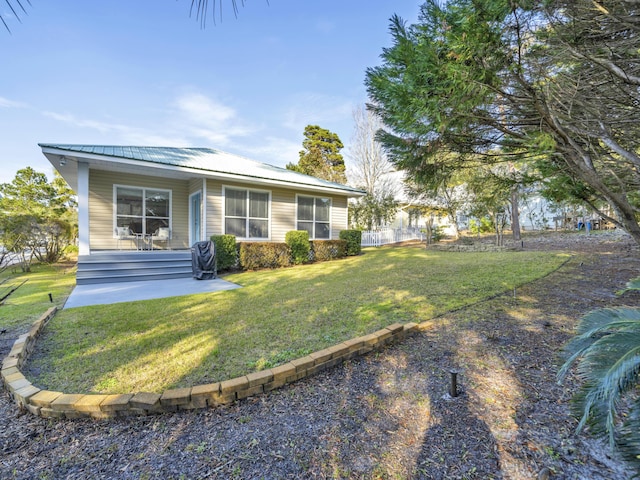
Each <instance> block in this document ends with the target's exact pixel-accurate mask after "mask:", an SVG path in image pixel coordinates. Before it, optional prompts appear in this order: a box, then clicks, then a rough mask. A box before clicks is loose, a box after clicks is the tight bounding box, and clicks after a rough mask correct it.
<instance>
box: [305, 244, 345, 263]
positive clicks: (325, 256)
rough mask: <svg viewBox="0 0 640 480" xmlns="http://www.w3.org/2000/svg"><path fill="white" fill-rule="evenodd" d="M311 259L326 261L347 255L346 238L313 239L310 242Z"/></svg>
mask: <svg viewBox="0 0 640 480" xmlns="http://www.w3.org/2000/svg"><path fill="white" fill-rule="evenodd" d="M311 250H312V251H313V259H314V260H315V261H316V262H326V261H328V260H335V259H336V258H344V257H346V256H347V241H346V240H314V241H313V242H311Z"/></svg>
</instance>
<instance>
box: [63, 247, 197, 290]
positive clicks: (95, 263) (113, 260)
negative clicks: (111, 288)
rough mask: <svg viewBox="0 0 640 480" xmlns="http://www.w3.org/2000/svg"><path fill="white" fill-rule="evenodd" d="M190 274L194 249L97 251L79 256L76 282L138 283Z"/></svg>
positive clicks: (188, 275)
mask: <svg viewBox="0 0 640 480" xmlns="http://www.w3.org/2000/svg"><path fill="white" fill-rule="evenodd" d="M190 276H191V252H190V251H169V252H168V251H158V252H96V253H92V254H91V255H81V256H79V257H78V271H77V273H76V284H78V285H87V284H96V283H112V282H137V281H143V280H165V279H170V278H185V277H190Z"/></svg>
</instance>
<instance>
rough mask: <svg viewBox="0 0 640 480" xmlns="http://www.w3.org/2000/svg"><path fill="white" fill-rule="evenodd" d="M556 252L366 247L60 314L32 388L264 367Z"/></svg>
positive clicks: (531, 266)
mask: <svg viewBox="0 0 640 480" xmlns="http://www.w3.org/2000/svg"><path fill="white" fill-rule="evenodd" d="M564 260H565V257H562V256H559V255H554V254H548V253H541V252H508V253H507V252H503V253H487V252H485V253H481V254H476V253H448V252H440V253H438V252H430V251H426V250H424V249H417V248H382V249H377V250H367V251H366V253H365V254H364V255H362V256H358V257H350V258H348V259H344V260H341V261H334V262H328V263H319V264H314V265H304V266H299V267H294V268H287V269H281V270H268V271H259V272H247V273H240V274H235V275H230V276H227V277H226V279H227V280H230V281H232V282H236V283H238V284H240V285H242V286H243V287H244V288H241V289H237V290H232V291H225V292H217V293H213V294H200V295H190V296H184V297H174V298H166V299H161V300H149V301H141V302H132V303H121V304H114V305H105V306H93V307H83V308H75V309H71V310H65V311H62V312H60V313H59V314H58V316H57V317H56V318H55V319H54V320H53V321H52V322H51V323H50V324H49V327H48V328H47V330H46V333H45V335H44V337H43V338H42V340H41V341H40V342H39V343H38V348H39V350H38V352H37V354H36V355H35V357H34V358H33V362H31V363H32V365H31V371H32V372H39V374H38V375H36V376H35V377H34V378H33V381H34V383H35V384H36V385H38V386H43V387H46V388H52V389H57V390H61V391H65V392H70V393H71V392H84V393H87V392H103V393H118V392H135V391H154V392H161V391H163V390H165V389H167V388H177V387H184V386H190V385H195V384H202V383H209V382H214V381H220V380H224V379H227V378H233V377H235V376H239V375H243V374H247V373H250V372H252V371H256V370H261V369H264V368H269V367H271V366H275V365H277V364H280V363H284V362H287V361H289V360H291V359H293V358H297V357H299V356H302V355H305V354H307V353H309V352H312V351H316V350H319V349H322V348H325V347H327V346H330V345H334V344H336V343H339V342H341V341H344V340H346V339H349V338H352V337H356V336H360V335H363V334H367V333H370V332H372V331H375V330H377V329H380V328H382V327H384V326H387V325H390V324H392V323H395V322H401V323H404V322H422V321H425V320H428V319H431V318H433V317H434V316H436V315H439V314H442V313H444V312H447V311H450V310H452V309H456V308H459V307H462V306H465V305H469V304H472V303H474V302H477V301H480V300H483V299H485V298H487V297H490V296H493V295H496V294H498V293H500V292H504V291H510V290H512V289H513V288H514V287H517V286H519V285H522V284H524V283H527V282H530V281H532V280H534V279H536V278H539V277H541V276H544V275H546V274H547V273H549V272H550V271H552V270H554V269H556V268H557V267H558V266H559V265H560V264H561V263H562V262H563V261H564Z"/></svg>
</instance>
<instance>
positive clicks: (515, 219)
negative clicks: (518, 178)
mask: <svg viewBox="0 0 640 480" xmlns="http://www.w3.org/2000/svg"><path fill="white" fill-rule="evenodd" d="M511 231H512V232H513V239H514V240H520V210H519V207H518V187H517V186H514V187H512V188H511Z"/></svg>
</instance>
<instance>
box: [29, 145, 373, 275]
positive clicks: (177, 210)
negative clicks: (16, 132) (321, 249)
mask: <svg viewBox="0 0 640 480" xmlns="http://www.w3.org/2000/svg"><path fill="white" fill-rule="evenodd" d="M39 146H40V147H41V148H42V152H43V153H44V155H45V156H46V157H47V159H48V160H49V162H51V164H52V165H53V167H54V168H55V169H56V170H58V172H60V174H61V175H62V176H63V177H64V179H65V180H66V181H67V183H68V184H69V185H70V187H71V188H72V189H73V190H74V191H75V192H76V193H77V196H78V229H79V234H78V238H79V254H80V259H79V263H80V262H81V261H82V260H84V261H87V256H91V255H92V254H94V253H97V252H98V251H111V250H119V249H147V248H151V249H154V250H155V249H160V250H166V249H172V250H180V249H183V250H186V249H189V248H190V247H191V245H193V243H195V242H197V241H202V240H208V239H209V238H210V236H211V235H219V234H232V235H235V236H236V239H237V240H238V241H270V242H283V241H284V239H285V234H286V233H287V232H288V231H290V230H307V231H308V232H309V237H310V238H311V239H337V238H338V235H339V232H340V231H341V230H343V229H346V228H348V225H347V199H348V198H349V197H359V196H362V195H364V192H362V191H360V190H357V189H355V188H352V187H349V186H347V185H341V184H338V183H333V182H328V181H325V180H321V179H318V178H315V177H310V176H308V175H303V174H300V173H297V172H293V171H291V170H286V169H284V168H279V167H274V166H271V165H267V164H264V163H259V162H256V161H253V160H249V159H247V158H244V157H240V156H237V155H232V154H229V153H225V152H221V151H219V150H214V149H211V148H164V147H129V146H99V145H62V144H49V143H42V144H39Z"/></svg>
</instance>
